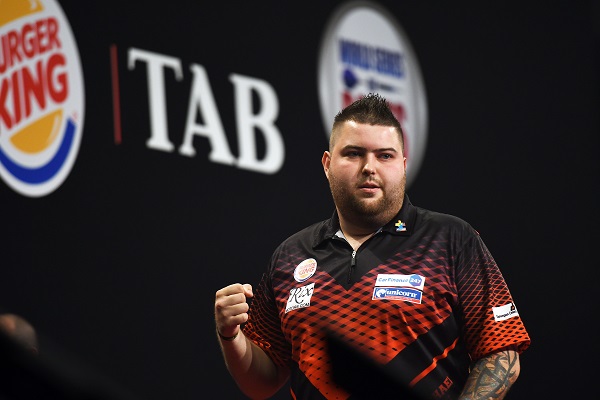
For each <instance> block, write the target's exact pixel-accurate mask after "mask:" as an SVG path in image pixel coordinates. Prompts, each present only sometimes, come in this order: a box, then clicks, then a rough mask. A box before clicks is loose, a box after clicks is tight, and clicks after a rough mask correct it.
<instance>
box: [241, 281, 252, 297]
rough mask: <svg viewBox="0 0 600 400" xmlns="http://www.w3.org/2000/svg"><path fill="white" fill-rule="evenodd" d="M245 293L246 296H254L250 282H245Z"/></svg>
mask: <svg viewBox="0 0 600 400" xmlns="http://www.w3.org/2000/svg"><path fill="white" fill-rule="evenodd" d="M243 286H244V294H245V295H246V297H254V293H253V292H252V285H251V284H249V283H245V284H244V285H243Z"/></svg>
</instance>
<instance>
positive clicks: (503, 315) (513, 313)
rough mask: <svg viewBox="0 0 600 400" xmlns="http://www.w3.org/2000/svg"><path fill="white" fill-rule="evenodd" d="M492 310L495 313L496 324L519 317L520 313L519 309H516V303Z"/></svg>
mask: <svg viewBox="0 0 600 400" xmlns="http://www.w3.org/2000/svg"><path fill="white" fill-rule="evenodd" d="M492 310H493V311H494V319H495V320H496V322H500V321H504V320H506V319H509V318H512V317H518V316H519V312H518V311H517V307H515V305H514V303H508V304H506V305H504V306H500V307H493V308H492Z"/></svg>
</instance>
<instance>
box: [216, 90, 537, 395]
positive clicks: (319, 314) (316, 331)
mask: <svg viewBox="0 0 600 400" xmlns="http://www.w3.org/2000/svg"><path fill="white" fill-rule="evenodd" d="M322 164H323V169H324V171H325V175H326V177H327V179H328V181H329V185H330V188H331V193H332V196H333V200H334V203H335V212H334V213H333V216H332V217H331V218H330V219H328V220H325V221H322V222H319V223H316V224H313V225H311V226H309V227H307V228H305V229H304V230H302V231H300V232H298V233H296V234H294V235H292V236H291V237H290V238H288V239H287V240H285V241H284V242H283V243H282V244H281V245H280V246H279V247H278V248H277V249H276V250H275V252H274V254H273V257H272V260H271V263H270V266H269V268H268V270H267V272H266V273H265V274H264V275H263V278H262V280H261V282H260V285H259V288H258V290H257V291H256V292H254V291H253V289H252V287H251V286H250V285H249V284H239V283H237V284H232V285H229V286H227V287H225V288H223V289H221V290H219V291H217V292H216V298H215V322H216V328H217V333H218V338H219V342H220V344H221V349H222V352H223V356H224V359H225V362H226V365H227V367H228V369H229V371H230V373H231V375H232V376H233V378H234V380H235V381H236V383H237V384H238V386H239V387H240V389H241V390H242V391H243V392H244V393H245V394H246V395H248V396H250V397H252V398H267V397H269V396H272V395H273V394H275V393H276V392H277V391H278V390H279V389H280V388H281V387H282V386H283V385H284V384H285V383H286V382H287V380H288V379H290V390H291V392H292V393H291V395H292V398H294V399H324V398H326V399H346V398H350V397H351V393H349V392H348V390H349V389H348V388H349V386H347V385H340V384H338V383H339V381H338V380H336V379H335V378H334V376H335V372H336V371H335V370H334V369H333V368H332V366H333V365H334V364H332V362H331V357H330V356H331V354H330V353H329V352H328V343H329V342H328V341H327V339H328V337H329V335H330V334H333V335H335V337H337V338H338V339H339V340H341V341H343V342H344V343H346V344H348V345H349V346H351V348H353V349H355V350H356V352H357V354H361V355H363V356H365V357H366V358H368V359H369V360H372V361H373V362H374V363H375V365H377V366H378V368H379V369H380V371H382V373H384V372H385V374H386V375H388V376H391V377H393V379H394V380H395V383H396V384H397V385H398V386H397V387H402V388H405V389H407V390H408V391H410V393H412V394H414V397H415V398H417V397H418V398H425V399H457V398H458V399H483V398H485V399H489V398H497V399H501V398H504V396H505V395H506V393H507V391H508V390H509V388H510V387H511V386H512V385H513V383H514V382H515V381H516V379H517V377H518V375H519V371H520V364H519V354H520V353H522V352H523V351H524V350H525V349H526V348H527V347H528V346H529V343H530V339H529V335H528V333H527V331H526V330H525V327H524V326H523V323H522V321H521V318H520V316H519V314H518V312H517V310H516V308H515V305H514V302H513V299H512V297H511V294H510V292H509V290H508V287H507V285H506V283H505V281H504V278H503V277H502V274H501V272H500V270H499V269H498V266H497V265H496V263H495V261H494V259H493V258H492V256H491V254H490V253H489V251H488V249H487V248H486V246H485V245H484V243H483V241H482V239H481V238H480V237H479V235H478V233H477V232H476V231H475V230H474V229H473V228H472V227H471V226H470V225H469V224H467V223H466V222H465V221H463V220H461V219H459V218H456V217H454V216H451V215H447V214H441V213H436V212H432V211H429V210H425V209H422V208H418V207H415V206H413V205H412V204H411V203H410V200H409V198H408V196H407V195H406V194H405V185H406V158H405V157H404V145H403V133H402V129H401V127H400V124H399V123H398V121H397V120H396V118H395V117H394V116H393V114H392V113H391V111H390V109H389V107H388V104H387V102H386V100H385V99H383V98H382V97H381V96H379V95H377V94H370V95H367V96H365V97H364V98H362V99H360V100H358V101H356V102H354V103H353V104H351V105H350V106H348V107H347V108H345V109H344V110H342V111H341V112H340V113H338V115H337V116H336V117H335V119H334V123H333V128H332V131H331V136H330V143H329V150H328V151H325V153H324V154H323V158H322ZM249 298H253V299H252V305H251V307H249V305H248V303H247V299H249ZM241 325H243V328H242V326H241ZM369 384H370V383H369V382H368V381H367V382H364V385H366V386H369ZM378 389H379V388H377V387H373V388H372V393H373V398H375V397H377V396H378ZM398 397H400V396H398ZM400 398H401V397H400Z"/></svg>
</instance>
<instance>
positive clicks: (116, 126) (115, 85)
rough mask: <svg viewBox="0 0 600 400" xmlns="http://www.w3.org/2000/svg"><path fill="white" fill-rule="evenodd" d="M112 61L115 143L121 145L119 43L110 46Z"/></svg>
mask: <svg viewBox="0 0 600 400" xmlns="http://www.w3.org/2000/svg"><path fill="white" fill-rule="evenodd" d="M110 63H111V77H112V92H113V123H114V138H115V144H116V145H119V144H121V141H122V136H121V102H120V92H119V63H118V60H117V45H115V44H112V45H111V46H110Z"/></svg>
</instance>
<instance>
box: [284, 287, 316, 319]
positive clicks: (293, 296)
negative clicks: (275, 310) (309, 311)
mask: <svg viewBox="0 0 600 400" xmlns="http://www.w3.org/2000/svg"><path fill="white" fill-rule="evenodd" d="M314 290H315V284H314V283H311V284H309V285H306V286H302V287H297V288H293V289H292V290H290V297H288V301H287V304H286V305H285V312H286V313H287V312H289V311H292V310H297V309H299V308H305V307H309V306H310V299H311V297H312V295H313V292H314Z"/></svg>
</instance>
